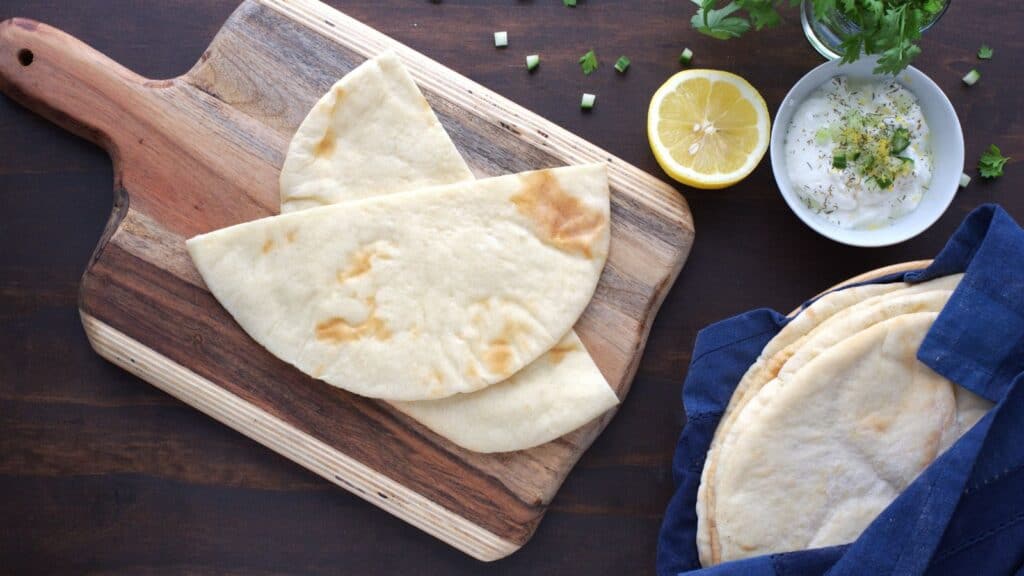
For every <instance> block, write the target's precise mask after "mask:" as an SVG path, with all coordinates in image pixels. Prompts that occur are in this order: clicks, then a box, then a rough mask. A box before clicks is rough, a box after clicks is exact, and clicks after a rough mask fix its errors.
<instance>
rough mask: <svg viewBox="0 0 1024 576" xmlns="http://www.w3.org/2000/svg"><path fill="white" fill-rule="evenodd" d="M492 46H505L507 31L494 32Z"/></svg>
mask: <svg viewBox="0 0 1024 576" xmlns="http://www.w3.org/2000/svg"><path fill="white" fill-rule="evenodd" d="M494 46H495V47H496V48H504V47H505V46H508V32H495V33H494Z"/></svg>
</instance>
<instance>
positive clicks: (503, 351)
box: [482, 338, 513, 376]
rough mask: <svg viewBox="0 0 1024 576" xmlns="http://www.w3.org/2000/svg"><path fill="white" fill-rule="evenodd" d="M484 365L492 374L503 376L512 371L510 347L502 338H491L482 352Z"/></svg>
mask: <svg viewBox="0 0 1024 576" xmlns="http://www.w3.org/2000/svg"><path fill="white" fill-rule="evenodd" d="M482 359H483V362H484V366H485V367H486V368H487V370H489V371H490V372H491V373H492V374H498V375H501V376H505V375H508V374H511V373H512V359H513V354H512V348H511V347H510V346H509V345H508V342H507V341H505V340H502V339H500V338H499V339H497V340H492V341H491V343H490V344H489V345H488V346H487V349H486V350H484V353H483V358H482Z"/></svg>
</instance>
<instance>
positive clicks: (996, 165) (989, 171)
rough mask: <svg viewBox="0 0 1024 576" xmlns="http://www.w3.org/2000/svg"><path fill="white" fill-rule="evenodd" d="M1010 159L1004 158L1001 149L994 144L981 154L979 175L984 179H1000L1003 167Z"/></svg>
mask: <svg viewBox="0 0 1024 576" xmlns="http://www.w3.org/2000/svg"><path fill="white" fill-rule="evenodd" d="M1009 160H1010V159H1009V158H1007V157H1006V156H1003V153H1002V151H1001V150H999V147H998V146H996V145H995V144H992V145H990V146H989V147H988V150H985V151H984V152H982V153H981V158H979V159H978V173H979V174H981V177H982V178H998V177H1000V176H1002V175H1003V166H1006V163H1007V162H1008V161H1009Z"/></svg>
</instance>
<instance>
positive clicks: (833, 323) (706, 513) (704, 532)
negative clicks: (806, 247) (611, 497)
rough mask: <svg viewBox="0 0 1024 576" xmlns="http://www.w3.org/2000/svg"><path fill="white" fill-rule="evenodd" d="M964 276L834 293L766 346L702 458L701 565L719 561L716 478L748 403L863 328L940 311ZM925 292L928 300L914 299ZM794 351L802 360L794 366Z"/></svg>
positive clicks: (741, 382)
mask: <svg viewBox="0 0 1024 576" xmlns="http://www.w3.org/2000/svg"><path fill="white" fill-rule="evenodd" d="M962 277H963V275H962V274H956V275H952V276H947V277H943V278H937V279H935V280H931V281H928V282H922V283H920V284H916V285H910V284H905V283H892V284H867V285H864V286H856V287H853V288H848V289H845V290H840V291H838V292H832V293H830V294H828V295H826V296H824V297H822V298H821V299H819V300H817V301H816V302H814V303H813V304H812V305H811V306H809V307H808V308H807V309H805V310H804V311H802V312H801V313H800V314H799V315H798V316H797V317H796V318H794V319H793V320H792V321H791V322H790V323H789V324H787V325H786V327H784V328H783V330H782V331H780V332H779V334H777V335H776V336H775V338H773V339H772V340H771V341H770V342H769V343H768V344H767V345H766V346H765V349H764V351H763V352H762V353H761V355H760V357H759V358H758V359H757V361H756V362H755V363H754V364H753V365H752V366H751V367H750V369H749V370H748V371H747V372H746V374H744V376H743V378H742V380H741V381H740V383H739V385H738V386H737V387H736V390H735V392H734V393H733V396H732V398H731V399H730V402H729V405H728V407H727V409H726V412H725V414H724V415H723V417H722V420H721V422H720V423H719V426H718V428H717V429H716V430H715V436H714V438H713V440H712V443H711V447H710V449H709V450H708V454H707V457H706V459H705V464H704V469H703V471H702V473H701V484H700V487H699V488H698V494H697V550H698V555H699V557H700V561H701V564H702V565H704V566H711V565H714V564H717V563H718V562H720V561H721V560H719V559H718V558H719V557H720V553H719V543H718V534H717V531H716V529H715V513H714V509H715V490H716V481H715V474H716V470H717V466H718V459H719V457H720V455H721V452H722V448H721V447H722V444H723V443H724V442H725V439H726V438H727V437H728V436H729V435H730V434H732V433H733V430H734V423H735V419H736V417H737V415H738V414H739V413H740V412H741V411H742V410H743V407H744V406H745V405H746V404H747V402H749V401H750V400H751V399H752V398H754V397H755V396H756V395H757V394H758V392H760V391H761V389H762V388H763V387H764V386H765V385H766V384H767V383H768V382H770V381H771V380H772V379H774V378H775V377H776V376H778V375H779V373H780V371H781V370H782V369H783V367H784V366H787V367H788V371H789V373H792V372H795V371H796V370H797V369H798V368H799V367H802V366H803V365H804V364H806V362H807V361H809V360H810V359H812V358H814V357H815V356H817V355H818V354H820V353H821V351H823V350H824V349H827V348H828V347H829V346H831V345H833V344H836V343H838V342H839V341H841V340H843V339H845V338H847V337H849V336H851V335H852V334H854V333H856V332H858V331H860V330H862V329H864V328H867V327H869V326H871V325H873V324H876V323H878V322H881V321H883V320H886V319H889V318H892V317H895V316H897V315H899V314H906V313H910V312H915V311H933V312H937V311H939V310H941V309H942V306H943V305H944V304H945V302H946V301H947V300H948V298H949V296H950V295H951V293H952V290H953V289H954V288H956V286H957V284H959V282H960V279H961V278H962ZM924 294H927V295H928V296H924V297H923V298H917V295H924ZM808 342H809V345H807V346H806V348H805V344H808ZM798 352H799V353H801V354H800V358H798V359H797V360H796V361H795V362H792V361H791V359H792V358H793V356H794V354H797V353H798Z"/></svg>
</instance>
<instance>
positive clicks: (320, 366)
mask: <svg viewBox="0 0 1024 576" xmlns="http://www.w3.org/2000/svg"><path fill="white" fill-rule="evenodd" d="M312 375H313V378H319V377H321V376H323V375H324V365H323V364H318V365H317V367H316V368H314V369H313V372H312Z"/></svg>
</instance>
